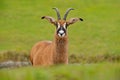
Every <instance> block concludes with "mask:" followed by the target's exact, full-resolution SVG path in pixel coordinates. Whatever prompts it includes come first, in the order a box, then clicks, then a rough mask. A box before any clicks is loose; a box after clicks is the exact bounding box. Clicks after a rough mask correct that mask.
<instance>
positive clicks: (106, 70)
mask: <svg viewBox="0 0 120 80" xmlns="http://www.w3.org/2000/svg"><path fill="white" fill-rule="evenodd" d="M108 66H109V67H108ZM6 75H7V77H6ZM119 75H120V64H115V63H114V64H110V63H102V64H73V65H66V66H63V65H59V66H51V67H39V68H38V67H36V68H34V67H25V68H19V69H12V70H8V69H3V70H0V79H1V80H119V79H120V76H119Z"/></svg>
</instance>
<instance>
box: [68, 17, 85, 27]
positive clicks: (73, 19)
mask: <svg viewBox="0 0 120 80" xmlns="http://www.w3.org/2000/svg"><path fill="white" fill-rule="evenodd" d="M77 21H83V19H82V18H71V19H70V20H68V21H67V25H68V26H69V25H70V24H73V23H75V22H77Z"/></svg>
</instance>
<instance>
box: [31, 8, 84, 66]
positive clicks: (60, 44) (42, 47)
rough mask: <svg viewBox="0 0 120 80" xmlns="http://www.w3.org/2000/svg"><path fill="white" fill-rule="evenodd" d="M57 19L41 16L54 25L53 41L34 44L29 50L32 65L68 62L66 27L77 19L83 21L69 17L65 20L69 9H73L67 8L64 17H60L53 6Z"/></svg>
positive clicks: (77, 19)
mask: <svg viewBox="0 0 120 80" xmlns="http://www.w3.org/2000/svg"><path fill="white" fill-rule="evenodd" d="M53 9H54V10H55V11H56V13H57V17H58V20H55V19H54V18H52V17H50V16H43V17H42V18H41V19H47V20H48V21H49V22H50V23H52V24H54V26H56V31H55V36H54V40H53V41H40V42H38V43H37V44H35V45H34V46H33V48H32V50H31V54H30V60H31V63H32V65H33V66H40V65H42V66H48V65H53V64H68V34H67V28H68V26H69V25H70V24H73V23H75V22H77V21H79V20H80V21H83V19H82V18H71V19H70V20H68V21H66V17H67V15H68V13H69V11H71V10H74V9H73V8H69V9H68V10H67V11H66V13H65V15H64V18H63V19H61V16H60V13H59V11H58V9H57V8H53Z"/></svg>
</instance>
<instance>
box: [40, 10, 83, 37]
mask: <svg viewBox="0 0 120 80" xmlns="http://www.w3.org/2000/svg"><path fill="white" fill-rule="evenodd" d="M53 9H54V10H55V11H56V13H57V18H58V19H57V20H55V19H54V18H52V17H50V16H43V17H42V18H41V19H47V20H48V21H49V22H50V23H52V24H54V25H55V26H56V35H57V36H58V37H60V38H63V37H65V36H66V35H67V27H68V26H69V25H70V24H73V23H75V22H77V21H83V19H82V18H71V19H70V20H68V21H67V20H66V18H67V15H68V13H69V12H70V11H71V10H74V9H73V8H69V9H68V10H67V11H66V13H65V14H64V18H63V19H61V16H60V13H59V10H58V9H57V8H53Z"/></svg>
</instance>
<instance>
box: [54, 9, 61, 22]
mask: <svg viewBox="0 0 120 80" xmlns="http://www.w3.org/2000/svg"><path fill="white" fill-rule="evenodd" d="M53 9H54V10H55V11H56V13H57V17H58V20H60V19H61V17H60V12H59V10H58V8H53Z"/></svg>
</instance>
